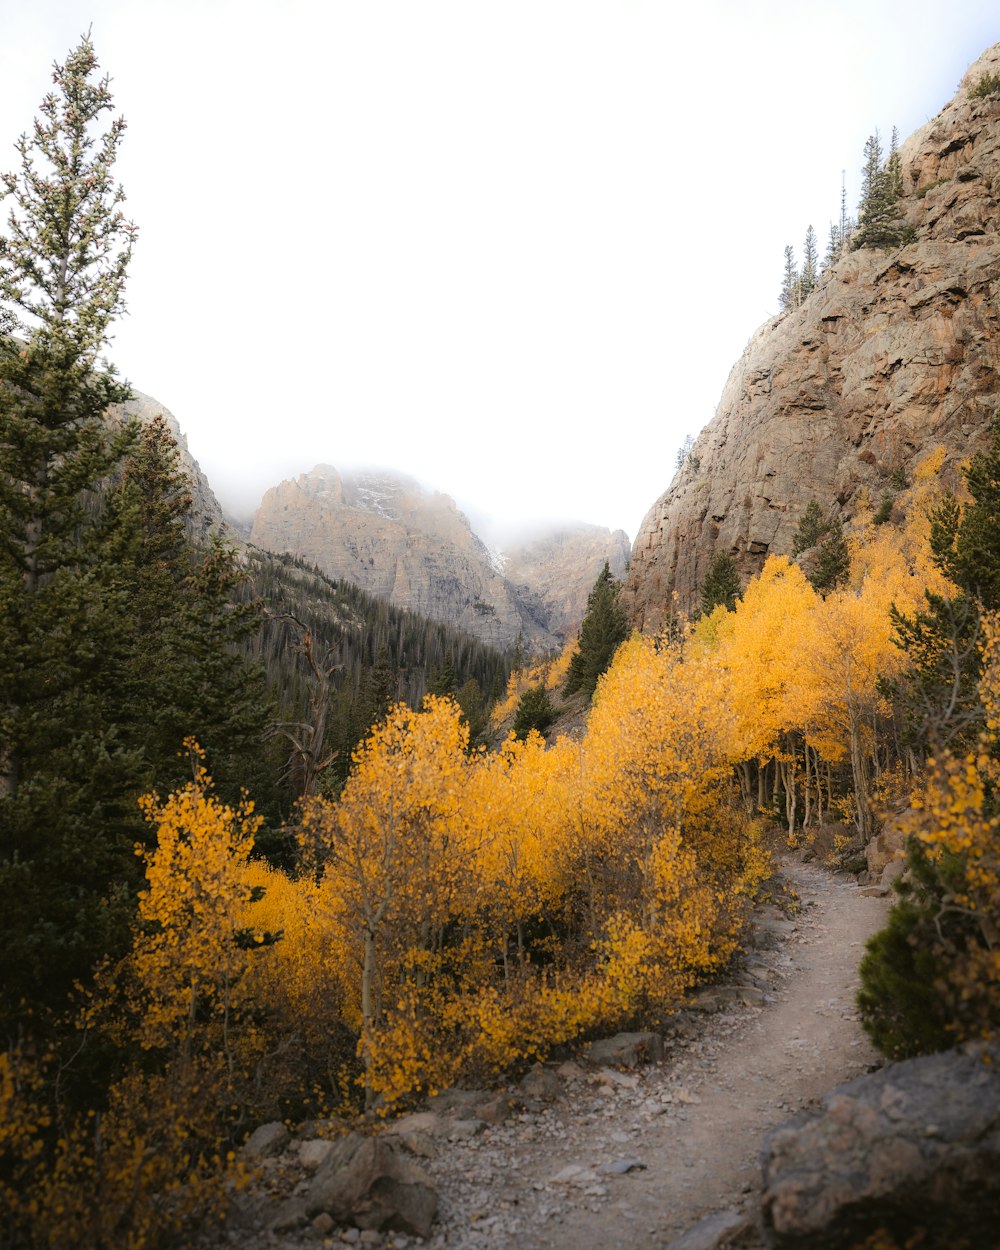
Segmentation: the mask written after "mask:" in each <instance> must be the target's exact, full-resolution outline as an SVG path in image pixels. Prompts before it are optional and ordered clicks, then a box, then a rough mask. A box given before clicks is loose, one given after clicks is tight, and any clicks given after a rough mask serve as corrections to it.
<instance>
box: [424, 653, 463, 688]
mask: <svg viewBox="0 0 1000 1250" xmlns="http://www.w3.org/2000/svg"><path fill="white" fill-rule="evenodd" d="M457 687H458V678H457V677H456V675H455V657H454V655H453V654H452V653H451V651H446V652H445V657H444V663H443V664H442V665H441V667H440V668H436V669H435V670H434V671H433V672H432V673H431V678H430V681H429V682H428V683H427V693H428V694H436V695H446V694H454V693H455V691H456V689H457Z"/></svg>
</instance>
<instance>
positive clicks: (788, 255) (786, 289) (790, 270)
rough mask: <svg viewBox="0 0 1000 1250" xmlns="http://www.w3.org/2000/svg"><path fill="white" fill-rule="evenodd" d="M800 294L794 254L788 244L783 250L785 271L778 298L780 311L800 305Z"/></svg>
mask: <svg viewBox="0 0 1000 1250" xmlns="http://www.w3.org/2000/svg"><path fill="white" fill-rule="evenodd" d="M801 294H802V291H801V286H800V283H799V271H798V268H797V267H796V264H795V252H794V251H793V250H792V247H791V245H790V244H789V246H788V247H786V248H785V271H784V274H783V275H782V279H781V293H780V294H779V296H778V303H779V304H780V305H781V308H782V311H787V310H788V309H790V308H798V306H799V304H800V303H801Z"/></svg>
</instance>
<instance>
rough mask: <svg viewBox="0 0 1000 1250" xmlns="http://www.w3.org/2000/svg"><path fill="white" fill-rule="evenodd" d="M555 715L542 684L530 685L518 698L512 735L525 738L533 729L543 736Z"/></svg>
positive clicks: (547, 693)
mask: <svg viewBox="0 0 1000 1250" xmlns="http://www.w3.org/2000/svg"><path fill="white" fill-rule="evenodd" d="M556 716H557V713H556V709H555V708H554V707H553V705H552V700H551V699H550V698H549V692H548V691H547V690H546V689H545V687H544V686H532V687H531V688H530V689H529V690H526V691H525V692H524V694H522V695H521V697H520V699H519V700H518V703H517V711H516V712H515V714H514V736H515V737H517V738H521V739H524V738H527V736H528V734H529V733H531V731H532V730H533V729H534V730H536V731H537V732H538V733H540V734H541V735H542V737H543V738H544V737H545V736H546V735H547V733H548V730H549V726H550V725H552V723H553V722H554V721H555V719H556Z"/></svg>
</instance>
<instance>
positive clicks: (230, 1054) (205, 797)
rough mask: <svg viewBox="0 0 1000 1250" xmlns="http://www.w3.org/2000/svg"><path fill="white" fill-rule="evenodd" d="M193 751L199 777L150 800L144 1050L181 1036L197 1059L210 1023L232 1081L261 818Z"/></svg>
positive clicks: (143, 920) (136, 956)
mask: <svg viewBox="0 0 1000 1250" xmlns="http://www.w3.org/2000/svg"><path fill="white" fill-rule="evenodd" d="M185 745H186V747H187V749H188V750H189V752H190V754H191V760H192V766H193V774H194V775H193V779H192V781H190V782H189V783H188V784H187V785H186V786H184V787H183V788H182V789H181V790H178V791H176V792H175V793H173V794H172V795H170V797H169V798H168V799H167V800H166V801H165V802H160V800H159V799H158V798H157V796H156V795H147V796H145V797H144V798H143V799H142V800H141V807H142V809H143V811H144V813H145V815H146V819H147V820H148V821H149V822H150V823H151V824H154V825H155V826H156V831H157V844H156V849H155V850H154V851H152V853H151V854H149V855H148V856H147V857H146V881H147V888H146V889H145V890H144V891H143V893H142V894H140V896H139V913H138V914H139V921H140V925H141V930H140V933H139V935H138V936H137V938H136V941H135V945H134V949H133V955H132V960H131V962H132V966H133V968H134V971H135V974H136V976H137V978H138V980H139V983H140V984H141V985H142V987H143V989H144V991H145V993H146V995H147V996H148V1008H147V1011H146V1013H145V1016H144V1020H143V1024H142V1030H141V1033H140V1038H139V1040H140V1044H141V1045H143V1046H145V1047H153V1046H157V1047H159V1046H167V1047H172V1046H174V1045H176V1044H177V1042H178V1040H179V1042H180V1048H181V1054H182V1055H183V1056H190V1054H191V1053H192V1049H193V1042H194V1038H195V1034H196V1033H198V1032H199V1031H204V1029H205V1028H206V1027H210V1028H211V1029H212V1031H213V1032H217V1033H218V1044H219V1046H220V1047H221V1050H222V1053H223V1054H224V1055H225V1058H226V1063H227V1066H228V1069H229V1074H230V1078H232V1075H233V1066H234V1060H235V1052H234V1037H233V1025H234V1010H235V1008H236V1005H237V998H238V994H239V990H240V985H241V982H242V980H243V977H244V976H245V974H246V971H247V968H248V965H249V962H250V960H251V959H252V957H253V946H254V945H255V944H256V943H255V939H254V935H252V934H249V933H247V931H246V930H245V929H244V928H243V927H242V926H241V914H242V912H243V909H244V908H245V906H246V904H247V903H248V902H249V900H250V899H251V898H252V897H253V889H252V887H251V886H250V885H249V884H248V883H247V880H246V877H245V870H246V866H247V862H248V860H249V857H250V853H251V851H252V849H253V840H254V835H255V833H256V832H257V830H258V828H259V827H260V818H259V817H256V816H254V815H253V804H252V802H250V801H249V800H245V801H244V802H243V803H241V804H240V805H239V806H238V807H236V808H232V807H229V806H228V805H227V804H224V803H222V802H221V801H220V800H219V799H218V798H216V796H215V795H214V794H213V793H212V782H211V778H210V777H209V775H208V773H207V771H206V770H205V768H204V766H203V764H202V752H201V751H200V749H199V747H198V745H197V743H195V742H194V741H193V740H190V739H189V740H188V741H187V742H186V743H185ZM206 1019H207V1020H209V1021H210V1026H206V1025H205V1024H204V1023H203V1021H205V1020H206Z"/></svg>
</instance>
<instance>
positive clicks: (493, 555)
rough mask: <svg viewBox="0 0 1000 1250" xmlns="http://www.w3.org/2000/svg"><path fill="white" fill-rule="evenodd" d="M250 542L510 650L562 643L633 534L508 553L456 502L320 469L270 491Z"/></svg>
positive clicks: (542, 543)
mask: <svg viewBox="0 0 1000 1250" xmlns="http://www.w3.org/2000/svg"><path fill="white" fill-rule="evenodd" d="M250 541H251V542H252V543H253V544H254V545H255V546H257V547H261V548H263V549H265V550H269V551H275V552H281V553H287V554H289V555H294V556H297V557H299V558H300V559H303V560H306V561H309V562H310V563H313V564H315V565H316V566H317V567H318V568H320V569H322V570H323V572H324V573H326V574H327V576H329V577H333V578H336V579H341V580H345V581H350V582H353V583H354V584H355V585H357V586H360V587H361V588H362V589H364V590H366V591H368V593H369V594H374V595H377V596H379V597H380V598H384V599H387V600H389V601H390V602H391V603H394V604H395V605H396V606H398V607H401V608H405V609H407V610H409V611H412V612H420V613H422V614H424V615H426V616H429V617H430V618H431V619H433V620H437V621H442V622H445V623H447V624H449V625H451V626H452V627H454V628H458V629H462V630H464V631H465V632H466V633H468V634H470V635H472V636H473V637H475V638H479V639H480V640H481V641H483V642H487V643H489V644H490V645H492V646H495V647H499V648H501V649H509V648H510V647H513V646H514V645H515V643H516V642H517V640H518V638H519V637H520V638H521V639H522V640H523V642H524V645H525V647H526V648H527V649H528V650H529V651H546V650H553V649H557V648H559V647H561V646H562V644H563V642H564V641H565V639H566V637H567V636H568V633H569V631H570V630H571V629H572V628H573V627H574V626H575V625H576V624H578V623H579V621H580V619H581V618H582V616H583V613H584V611H585V610H586V602H587V594H588V593H589V591H590V589H591V587H592V586H593V584H594V581H595V580H596V578H597V576H598V574H599V573H600V571H601V568H602V567H603V565H604V562H605V560H607V561H608V562H609V564H610V565H611V567H612V571H613V572H614V573H615V574H616V575H617V576H621V575H622V573H624V570H625V566H626V563H627V560H628V550H629V546H628V538H627V536H626V535H625V534H624V533H623V532H622V531H621V530H618V531H616V532H615V533H614V534H612V533H611V531H609V530H604V529H601V528H600V527H597V526H586V525H580V526H566V527H561V528H560V529H558V530H557V531H555V532H554V533H553V534H551V535H547V536H545V537H542V538H539V539H537V540H534V541H533V542H531V543H528V544H526V545H525V546H524V547H522V548H517V549H515V550H513V551H510V552H507V553H505V554H504V556H503V557H501V556H500V555H499V554H498V553H497V552H495V551H493V550H492V549H491V548H490V547H488V546H487V545H486V544H485V543H484V542H483V541H482V540H481V539H480V538H479V537H478V535H477V534H475V532H474V531H473V529H472V527H471V525H470V523H469V521H468V519H467V517H466V516H465V515H464V513H462V512H461V511H460V510H459V509H458V507H457V506H456V504H455V501H454V500H453V499H452V498H451V497H450V496H449V495H445V494H442V493H440V492H431V491H427V490H425V489H424V488H423V487H422V486H420V485H419V483H417V482H416V481H415V480H414V479H412V478H409V477H406V476H403V475H401V474H397V473H392V472H389V471H371V470H369V471H364V472H359V473H347V472H344V473H341V472H339V471H338V470H337V469H335V468H334V467H333V466H332V465H317V466H316V467H315V468H314V469H312V470H311V471H310V472H309V473H303V474H301V475H300V476H299V477H297V478H295V479H294V480H292V481H285V482H282V483H280V484H279V485H278V486H275V487H272V489H271V490H269V491H267V493H266V494H265V495H264V498H263V499H262V501H261V504H260V507H259V508H258V509H257V512H256V514H255V516H254V521H253V526H252V528H251V531H250Z"/></svg>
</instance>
